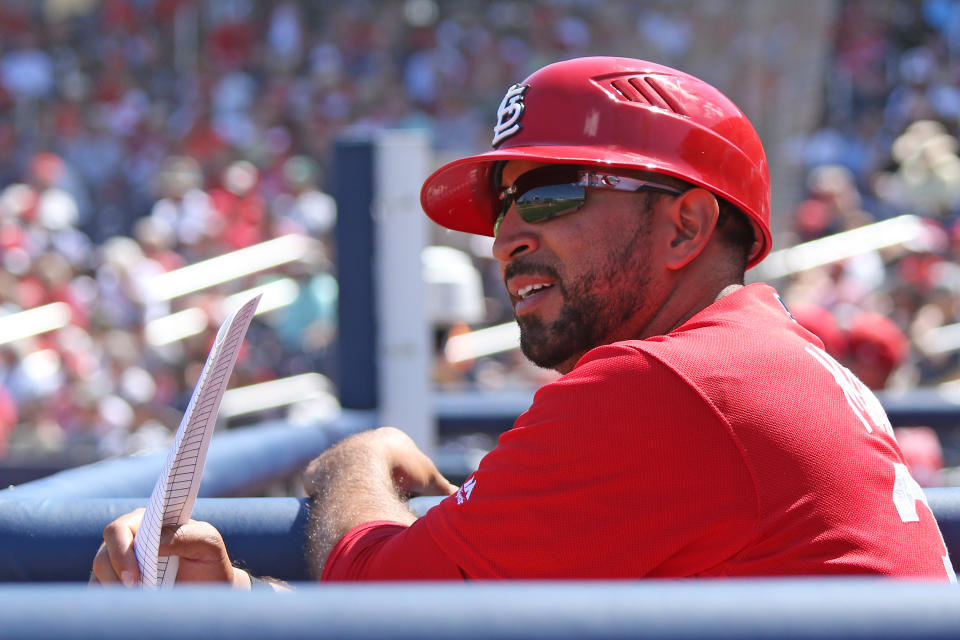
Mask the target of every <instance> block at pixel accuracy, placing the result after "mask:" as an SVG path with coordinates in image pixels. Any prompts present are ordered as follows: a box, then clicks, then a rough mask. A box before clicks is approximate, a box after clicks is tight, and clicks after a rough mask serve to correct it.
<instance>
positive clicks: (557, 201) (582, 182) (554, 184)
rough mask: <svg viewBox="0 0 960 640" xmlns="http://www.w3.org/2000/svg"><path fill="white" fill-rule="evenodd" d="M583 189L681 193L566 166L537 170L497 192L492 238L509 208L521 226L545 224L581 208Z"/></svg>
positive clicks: (585, 190)
mask: <svg viewBox="0 0 960 640" xmlns="http://www.w3.org/2000/svg"><path fill="white" fill-rule="evenodd" d="M587 189H607V190H610V191H628V192H633V193H636V192H638V191H642V190H644V189H654V190H657V191H662V192H664V193H669V194H672V195H675V196H677V195H680V194H681V193H683V190H681V189H677V188H675V187H668V186H667V185H664V184H658V183H656V182H649V181H647V180H640V179H639V178H628V177H626V176H618V175H615V174H612V173H607V172H604V171H599V170H596V169H593V168H586V167H580V166H576V165H568V164H555V165H548V166H545V167H539V168H537V169H534V170H532V171H528V172H526V173H524V174H522V175H521V176H520V177H518V178H517V179H516V180H515V181H514V182H513V184H512V185H510V186H509V187H505V188H503V189H501V190H500V196H499V197H500V214H499V215H498V216H497V221H496V222H494V224H493V235H494V236H496V235H497V232H498V231H500V224H501V223H502V222H503V218H504V216H506V215H507V211H508V210H509V209H510V207H511V206H514V205H515V206H516V209H517V214H519V216H520V217H521V218H522V219H523V220H524V221H525V222H531V223H534V222H546V221H547V220H552V219H554V218H558V217H560V216H565V215H567V214H568V213H573V212H575V211H579V210H580V209H582V208H583V205H584V203H585V202H586V198H587Z"/></svg>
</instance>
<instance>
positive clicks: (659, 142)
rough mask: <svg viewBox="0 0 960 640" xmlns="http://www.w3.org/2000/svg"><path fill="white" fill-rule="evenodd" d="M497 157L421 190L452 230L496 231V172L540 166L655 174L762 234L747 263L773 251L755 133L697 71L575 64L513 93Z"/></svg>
mask: <svg viewBox="0 0 960 640" xmlns="http://www.w3.org/2000/svg"><path fill="white" fill-rule="evenodd" d="M492 144H493V148H494V150H493V151H489V152H487V153H482V154H480V155H476V156H471V157H468V158H462V159H460V160H456V161H454V162H451V163H449V164H446V165H444V166H443V167H440V169H438V170H437V171H435V172H434V173H433V174H432V175H431V176H430V177H429V178H427V180H426V182H424V185H423V189H422V190H421V192H420V202H421V204H422V205H423V209H424V211H426V213H427V215H428V216H430V218H432V219H433V220H434V221H435V222H437V223H438V224H440V225H443V226H444V227H447V228H449V229H454V230H456V231H465V232H467V233H478V234H482V235H488V236H492V235H493V223H494V220H495V219H496V216H497V214H498V213H499V211H498V200H497V194H496V193H494V187H495V185H494V184H493V175H492V172H493V167H494V164H495V163H496V162H498V161H502V160H532V161H537V162H553V163H563V164H586V165H598V166H606V167H622V168H629V169H640V170H644V171H652V172H656V173H662V174H665V175H670V176H674V177H676V178H680V179H682V180H685V181H687V182H690V183H692V184H695V185H697V186H700V187H703V188H705V189H707V190H709V191H710V192H712V193H714V194H716V195H717V196H720V197H722V198H724V199H726V200H727V201H729V202H731V203H733V204H734V205H736V206H737V207H738V208H739V209H741V210H742V211H743V212H744V213H745V214H746V215H747V217H748V218H749V219H750V222H751V223H752V225H753V228H754V237H755V242H754V246H753V249H752V250H751V252H750V259H749V263H748V266H750V267H752V266H754V265H756V264H757V263H758V262H760V261H761V260H762V259H763V258H764V257H765V256H766V255H767V253H769V251H770V244H771V239H770V175H769V172H768V170H767V159H766V155H765V154H764V152H763V146H762V145H761V143H760V138H759V137H758V136H757V132H756V131H755V130H754V129H753V126H752V125H751V124H750V121H749V120H747V117H746V116H745V115H744V114H743V112H742V111H740V109H738V108H737V106H736V105H734V104H733V103H732V102H731V101H730V100H729V99H728V98H727V97H726V96H724V95H723V94H722V93H720V92H719V91H718V90H717V89H715V88H713V87H712V86H710V85H709V84H707V83H706V82H704V81H702V80H700V79H698V78H694V77H693V76H691V75H688V74H686V73H683V72H681V71H677V70H675V69H671V68H669V67H664V66H661V65H658V64H654V63H651V62H645V61H643V60H633V59H629V58H605V57H594V58H577V59H574V60H567V61H565V62H557V63H555V64H551V65H549V66H546V67H544V68H542V69H540V70H539V71H536V72H535V73H534V74H533V75H531V76H530V77H529V78H527V79H526V80H524V81H523V82H521V83H519V84H516V85H514V86H512V87H510V89H508V90H507V94H506V95H505V96H504V98H503V102H501V103H500V109H499V110H498V113H497V122H496V125H495V126H494V138H493V142H492Z"/></svg>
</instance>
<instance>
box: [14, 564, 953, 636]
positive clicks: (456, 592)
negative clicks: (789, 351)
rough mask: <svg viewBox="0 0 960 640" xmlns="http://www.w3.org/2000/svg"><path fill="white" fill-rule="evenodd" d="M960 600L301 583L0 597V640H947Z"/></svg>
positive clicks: (852, 587) (30, 591)
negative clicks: (268, 588)
mask: <svg viewBox="0 0 960 640" xmlns="http://www.w3.org/2000/svg"><path fill="white" fill-rule="evenodd" d="M958 629H960V590H958V589H956V588H953V587H950V586H940V585H931V584H912V583H905V582H894V581H883V580H863V579H845V578H833V579H830V580H810V579H798V580H717V581H705V580H703V581H656V580H652V581H637V582H589V583H585V582H572V581H571V582H562V583H561V582H558V583H539V582H527V583H524V582H511V583H490V582H480V583H462V584H408V583H398V584H392V585H388V584H378V585H371V584H367V585H298V588H297V590H296V591H295V592H293V593H287V594H279V593H270V592H262V591H258V592H234V591H230V590H228V589H224V588H213V587H205V588H204V587H199V588H187V587H184V588H179V589H173V590H170V591H159V592H153V593H145V592H142V591H133V590H125V589H110V590H103V589H88V588H86V587H83V586H79V585H75V586H68V585H47V586H41V585H31V586H29V587H16V588H11V587H9V586H8V587H3V586H0V635H2V636H3V637H5V638H20V639H24V638H26V639H33V638H50V639H54V638H56V639H58V640H59V639H60V638H75V637H84V638H101V639H106V640H110V639H118V640H119V639H121V638H122V639H124V640H126V639H127V638H131V637H149V638H175V639H177V640H187V639H192V638H197V639H202V640H210V639H211V638H231V639H233V640H238V639H247V638H250V639H254V638H255V639H258V640H260V639H263V638H285V639H291V638H309V639H310V640H317V639H325V638H336V639H337V640H347V639H360V638H362V639H377V640H382V639H383V638H389V639H390V640H405V639H411V640H412V639H418V640H421V639H422V640H432V639H435V638H436V639H443V640H449V639H451V638H456V639H458V640H471V639H474V638H476V639H482V640H502V639H506V638H523V639H525V640H546V639H549V640H564V639H568V638H571V639H572V638H577V639H580V638H707V639H711V638H737V639H739V640H754V639H760V638H763V639H770V638H778V639H787V640H791V639H799V638H817V639H819V640H829V639H833V638H870V639H872V640H877V639H883V640H887V639H894V638H896V639H898V640H899V639H902V638H910V639H911V640H932V639H946V638H950V639H951V640H952V639H955V638H956V637H957V630H958Z"/></svg>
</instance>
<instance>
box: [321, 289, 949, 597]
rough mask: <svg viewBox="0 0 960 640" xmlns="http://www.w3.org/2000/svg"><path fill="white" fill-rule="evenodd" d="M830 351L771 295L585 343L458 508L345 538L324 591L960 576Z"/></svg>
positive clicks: (886, 432) (890, 447) (740, 294)
mask: <svg viewBox="0 0 960 640" xmlns="http://www.w3.org/2000/svg"><path fill="white" fill-rule="evenodd" d="M822 347H823V345H822V343H820V341H819V340H818V339H817V338H816V337H814V336H813V334H811V333H809V332H808V331H806V330H805V329H803V328H802V327H801V326H800V325H799V324H797V323H796V322H794V321H793V319H792V318H791V316H790V315H789V313H788V311H787V310H786V309H785V308H784V306H783V305H782V303H781V302H780V299H779V297H778V296H777V294H776V292H775V291H774V290H773V289H772V288H770V287H769V286H767V285H763V284H756V285H750V286H747V287H744V288H742V289H739V290H737V291H735V292H734V293H732V294H730V295H728V296H726V297H724V298H722V299H720V300H719V301H717V302H716V303H714V304H712V305H710V306H709V307H707V308H705V309H703V310H702V311H701V312H700V313H698V314H696V315H695V316H693V317H692V318H690V319H689V320H688V321H687V322H685V323H684V324H683V325H681V326H680V327H678V328H677V329H675V330H674V331H672V332H670V333H669V334H667V335H663V336H656V337H653V338H649V339H647V340H630V341H624V342H618V343H615V344H610V345H604V346H601V347H597V348H595V349H593V350H591V351H590V352H589V353H587V354H586V355H584V356H583V358H581V360H580V361H579V362H578V363H577V365H576V367H575V368H574V369H573V370H572V371H571V372H570V373H568V374H567V375H565V376H563V377H562V378H560V379H559V380H557V381H556V382H553V383H551V384H548V385H545V386H544V387H542V388H541V389H539V390H538V391H537V393H536V395H535V397H534V401H533V404H532V405H531V407H530V409H529V410H528V411H527V412H526V413H524V414H523V415H521V416H520V417H519V418H518V419H517V421H516V423H515V425H514V427H513V429H511V430H510V431H507V432H506V433H504V434H503V435H502V436H501V437H500V440H499V443H498V445H497V447H496V448H495V449H494V450H493V451H491V452H490V453H489V454H488V455H487V456H486V457H485V458H484V459H483V460H482V462H481V463H480V465H479V468H478V469H477V471H476V472H475V473H474V474H472V475H471V476H470V477H469V478H468V479H467V480H466V482H464V484H463V486H462V487H461V488H460V490H459V491H458V492H457V493H456V494H454V495H453V496H450V497H449V498H447V499H445V500H443V501H442V502H441V503H440V504H439V505H437V506H436V507H434V508H433V509H431V510H430V511H429V512H427V514H426V515H424V516H423V517H422V518H420V519H419V520H417V521H416V522H415V523H414V524H413V525H411V526H410V527H404V526H402V525H398V524H395V523H367V524H364V525H361V526H359V527H357V528H355V529H353V530H352V531H350V532H349V533H348V534H347V535H346V536H344V538H343V539H342V540H341V541H340V542H339V543H338V544H337V546H336V547H335V548H334V550H333V551H332V552H331V554H330V557H329V558H328V560H327V564H326V567H325V569H324V575H323V578H324V579H325V580H337V579H341V580H342V579H374V580H375V579H417V578H427V579H431V578H432V579H437V578H461V577H464V578H544V579H551V578H640V577H647V576H649V577H659V578H666V577H692V576H773V575H778V576H785V575H817V574H880V575H888V576H900V577H910V578H923V579H935V580H947V579H952V580H956V578H955V576H954V575H953V570H952V568H951V565H950V561H949V558H948V557H947V550H946V547H945V545H944V543H943V539H942V537H941V535H940V531H939V528H938V527H937V523H936V522H935V520H934V518H933V515H932V513H931V512H930V509H929V508H928V507H927V505H926V500H925V497H924V494H923V491H922V490H921V489H920V487H919V485H918V484H917V483H916V482H915V481H914V480H913V478H912V477H911V476H910V474H909V472H908V471H907V467H906V462H905V461H904V459H903V456H902V455H901V453H900V450H899V448H898V446H897V443H896V441H895V440H894V437H893V430H892V429H891V427H890V423H889V421H888V419H887V417H886V414H885V413H884V412H883V409H882V408H881V407H880V404H879V402H878V401H877V399H876V397H875V396H874V395H873V394H872V393H871V392H870V391H869V390H868V389H867V388H866V387H865V386H864V385H863V384H862V383H860V381H859V380H857V379H856V378H855V377H854V376H853V375H852V374H851V373H850V372H849V371H848V370H846V369H845V368H844V367H842V366H841V365H840V364H838V363H837V362H836V361H835V360H833V359H832V358H831V357H830V356H828V355H827V354H826V352H825V351H824V350H823V348H822Z"/></svg>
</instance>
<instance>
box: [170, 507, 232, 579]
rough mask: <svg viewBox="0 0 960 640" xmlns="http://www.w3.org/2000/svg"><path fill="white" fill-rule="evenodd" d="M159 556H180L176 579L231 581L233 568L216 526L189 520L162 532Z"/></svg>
mask: <svg viewBox="0 0 960 640" xmlns="http://www.w3.org/2000/svg"><path fill="white" fill-rule="evenodd" d="M159 552H160V555H162V556H179V557H180V568H179V571H178V572H177V582H231V581H232V580H233V577H234V569H233V566H232V565H231V564H230V556H229V555H228V554H227V548H226V546H225V544H224V542H223V537H222V536H221V535H220V532H219V531H217V529H216V527H214V526H213V525H212V524H210V523H207V522H199V521H197V520H190V521H189V522H187V523H186V524H184V525H182V526H179V527H168V528H165V529H164V530H163V531H162V532H161V534H160V547H159Z"/></svg>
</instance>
